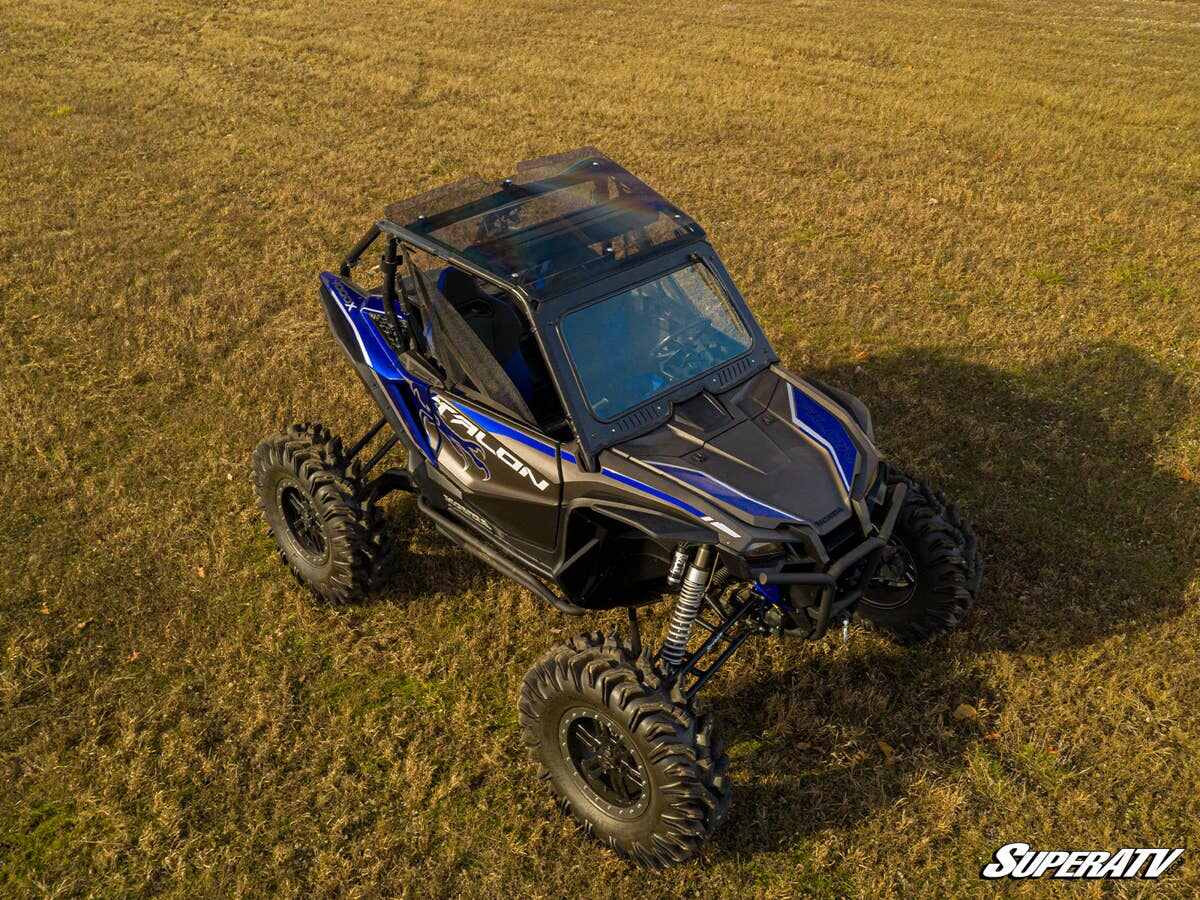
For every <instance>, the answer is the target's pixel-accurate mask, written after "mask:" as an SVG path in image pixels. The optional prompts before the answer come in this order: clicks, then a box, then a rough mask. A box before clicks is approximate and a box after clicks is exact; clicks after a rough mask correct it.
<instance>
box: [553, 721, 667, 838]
mask: <svg viewBox="0 0 1200 900" xmlns="http://www.w3.org/2000/svg"><path fill="white" fill-rule="evenodd" d="M559 745H560V747H561V749H562V753H563V756H564V757H566V758H567V759H568V760H569V761H570V763H571V768H572V770H573V774H574V776H575V779H576V781H577V782H578V783H579V786H580V787H582V788H583V791H584V793H585V794H587V796H588V798H589V799H590V800H591V801H592V802H593V803H594V804H596V805H597V806H598V807H600V809H602V810H603V811H604V812H606V813H608V814H609V815H612V816H616V817H618V818H623V819H632V818H637V817H638V816H640V815H641V814H642V813H643V812H644V811H645V809H646V806H647V804H648V802H649V797H650V791H649V783H650V781H649V776H648V773H647V772H646V767H645V765H644V764H643V763H642V760H641V758H640V756H639V754H638V753H637V751H636V749H635V748H634V746H633V741H632V739H631V738H630V737H629V736H628V734H627V733H626V731H625V729H623V728H622V727H621V726H620V725H618V724H617V723H616V722H614V721H613V720H612V719H610V718H609V717H608V716H605V715H603V714H602V713H600V712H599V711H598V710H594V709H587V708H584V707H577V708H575V709H572V710H568V711H567V713H566V714H565V715H564V716H563V718H562V722H561V724H560V726H559Z"/></svg>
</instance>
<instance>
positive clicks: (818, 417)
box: [788, 385, 858, 491]
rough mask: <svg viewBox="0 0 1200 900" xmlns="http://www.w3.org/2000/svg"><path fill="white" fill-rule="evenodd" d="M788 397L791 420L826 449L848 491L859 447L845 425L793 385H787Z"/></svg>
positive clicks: (852, 478)
mask: <svg viewBox="0 0 1200 900" xmlns="http://www.w3.org/2000/svg"><path fill="white" fill-rule="evenodd" d="M788 398H789V400H790V402H791V406H792V421H793V422H795V423H796V424H797V425H798V426H799V427H800V430H801V431H803V432H804V433H805V434H806V435H808V436H809V437H810V438H812V439H813V440H814V441H816V442H817V443H818V444H820V445H821V446H822V447H823V448H824V449H825V452H826V453H828V454H829V456H830V458H831V459H832V460H833V464H834V467H835V468H836V469H837V470H838V474H839V475H840V476H841V478H842V484H844V485H845V486H846V490H847V491H849V490H850V485H851V483H852V482H853V481H854V467H855V465H857V464H858V448H857V447H856V446H854V441H853V440H851V438H850V434H849V432H847V431H846V426H844V425H843V424H842V423H841V422H840V421H839V420H838V417H837V416H835V415H834V414H833V413H831V412H830V411H829V410H827V409H826V408H825V407H824V406H822V405H821V404H820V403H818V402H817V401H816V400H814V399H813V398H812V397H810V396H808V394H806V393H804V391H802V390H800V389H799V388H798V387H795V386H794V385H788Z"/></svg>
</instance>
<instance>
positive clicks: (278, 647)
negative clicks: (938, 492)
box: [0, 0, 1200, 897]
mask: <svg viewBox="0 0 1200 900" xmlns="http://www.w3.org/2000/svg"><path fill="white" fill-rule="evenodd" d="M330 6H331V5H329V4H322V3H300V2H291V0H267V2H258V3H243V2H237V3H219V4H203V5H200V4H197V5H191V4H184V3H179V2H161V3H149V2H147V0H131V2H127V3H123V4H110V3H101V2H98V0H54V2H29V3H22V4H17V3H15V2H12V0H0V304H2V307H0V410H3V424H2V425H0V495H2V496H3V497H4V499H5V503H6V507H7V509H6V510H5V514H4V515H3V516H2V517H0V540H2V544H0V546H2V547H3V553H4V562H3V565H2V567H0V571H2V572H3V579H2V580H0V895H5V896H11V895H17V896H20V895H27V894H50V895H56V896H58V895H70V894H90V893H97V894H104V895H125V894H141V893H155V892H167V893H173V894H177V895H196V894H199V895H229V894H265V893H272V894H273V893H279V894H285V895H311V894H319V895H332V894H340V893H348V894H353V895H364V896H366V895H381V894H386V895H392V894H406V895H410V896H424V895H450V894H460V893H461V894H466V895H474V896H494V895H496V894H498V893H503V895H505V896H513V897H518V896H562V895H570V894H578V895H580V896H591V897H609V896H611V897H616V896H632V895H635V894H646V895H652V896H653V895H671V894H680V893H684V892H691V891H694V892H695V893H696V894H697V895H703V896H712V895H715V894H726V893H727V894H731V895H732V894H749V895H759V896H766V897H791V896H798V895H810V894H811V895H821V896H833V895H858V896H896V897H911V896H922V895H925V896H948V895H953V896H957V895H966V894H974V893H981V892H984V891H990V890H991V889H992V888H990V887H985V886H984V885H982V884H981V883H980V882H979V881H978V871H979V868H980V866H981V865H982V864H983V863H984V862H985V861H986V860H987V859H988V858H989V857H990V855H991V853H992V851H993V850H994V849H995V848H996V847H997V846H999V845H1000V844H1002V843H1005V842H1008V841H1013V840H1023V841H1027V842H1029V843H1031V844H1035V845H1041V846H1044V847H1052V848H1059V847H1063V848H1115V847H1118V846H1123V845H1135V846H1177V845H1179V846H1181V845H1188V846H1189V847H1191V848H1196V847H1198V846H1200V825H1198V817H1200V669H1198V667H1197V650H1198V649H1200V636H1198V635H1200V602H1198V601H1200V375H1198V371H1197V370H1198V362H1200V313H1198V312H1197V304H1198V301H1200V292H1198V288H1197V285H1198V284H1200V249H1198V246H1200V241H1198V238H1200V232H1198V228H1197V222H1198V220H1200V143H1198V138H1200V102H1198V98H1200V8H1198V7H1197V6H1195V5H1192V4H1188V3H1181V2H1176V3H1173V2H1130V3H1117V2H1111V0H1098V2H1093V3H1090V4H1076V3H1067V2H1054V3H1045V2H1015V0H1014V2H985V0H958V2H953V3H943V2H932V0H895V2H888V3H833V2H826V0H812V2H794V3H788V4H784V3H764V2H747V0H737V2H730V3H723V4H696V3H693V4H680V5H678V6H671V7H667V6H664V5H662V4H642V3H633V2H625V0H607V2H605V3H603V4H601V5H591V4H570V3H566V2H554V3H550V2H533V3H531V2H519V3H518V2H511V0H502V2H499V3H493V4H488V5H487V7H486V8H485V7H484V6H482V5H479V6H476V5H473V4H468V3H464V2H431V3H424V4H408V5H404V4H400V5H396V4H384V5H378V4H350V3H344V4H336V8H334V9H331V8H330ZM580 144H595V145H597V146H599V147H600V148H602V149H603V150H605V151H606V152H607V153H609V154H610V155H612V156H613V157H615V158H616V159H617V160H619V161H621V162H623V163H624V164H626V165H627V166H628V167H629V168H630V169H632V170H633V171H634V172H636V173H639V174H641V175H643V176H644V177H645V178H646V180H647V181H648V182H649V183H650V184H652V185H654V186H655V187H657V188H659V189H660V190H662V191H664V192H665V193H667V194H668V195H670V196H672V197H673V199H675V200H677V201H678V202H679V203H680V205H682V206H683V207H684V208H685V209H687V210H689V211H690V212H692V213H693V214H694V215H695V217H696V218H697V219H699V220H700V221H701V222H702V223H704V224H705V225H706V227H707V228H708V230H709V233H710V235H711V237H712V240H713V242H714V244H715V245H716V246H717V248H718V250H720V252H721V253H722V254H723V255H724V257H725V259H726V262H727V264H728V267H729V268H730V270H731V271H732V272H733V273H734V275H735V277H736V278H737V279H738V281H739V283H740V284H741V286H742V288H743V291H744V292H745V294H746V295H747V298H748V299H749V301H750V303H751V306H752V307H753V308H754V309H755V310H756V311H757V312H758V313H759V315H760V317H761V319H762V321H763V323H764V326H765V327H766V329H767V331H768V333H769V334H770V336H771V338H772V340H773V341H774V342H775V346H776V348H777V349H778V350H779V352H780V354H781V356H782V357H783V358H784V360H785V362H786V363H787V364H788V365H790V366H792V367H794V368H796V369H798V370H800V371H802V372H811V373H814V374H817V375H819V376H820V377H822V378H825V379H826V380H828V381H830V382H833V383H836V384H839V385H842V386H844V387H847V388H849V389H851V390H853V391H855V392H857V393H858V394H860V395H861V396H862V397H863V398H864V399H865V400H866V401H867V402H868V404H869V405H870V406H871V407H872V409H873V410H874V412H875V415H876V421H877V430H878V431H879V433H880V436H881V441H882V443H883V446H884V448H885V450H886V451H887V452H888V453H889V454H890V455H892V456H893V457H894V458H896V459H898V460H900V461H902V462H903V463H904V464H905V465H906V466H907V467H908V468H909V469H911V470H913V471H914V472H916V473H919V474H921V475H923V476H925V477H928V478H931V479H933V480H935V481H936V482H938V483H940V484H941V485H942V486H943V487H944V488H945V489H946V490H947V492H948V493H950V494H952V495H954V496H956V497H958V498H960V499H961V500H962V501H963V503H964V505H965V507H966V508H967V509H968V510H969V513H970V515H971V516H972V518H973V519H974V520H975V522H976V523H977V526H978V530H979V532H980V535H981V539H982V540H983V541H984V542H985V558H986V563H987V567H988V580H987V585H986V592H985V596H984V598H983V600H982V602H981V606H980V608H979V611H978V613H977V614H976V615H974V616H973V617H972V620H971V622H970V627H969V629H968V630H966V631H964V632H962V633H960V634H957V635H955V636H954V637H952V638H951V639H948V640H944V641H942V642H940V643H937V644H935V645H933V646H929V647H927V648H925V649H922V650H920V651H917V652H902V651H899V650H897V649H895V648H893V647H891V646H889V645H887V644H885V643H884V642H882V641H881V640H879V639H878V638H877V637H875V636H873V635H872V634H870V633H867V632H865V631H863V630H862V629H859V628H855V629H854V630H852V638H851V641H850V642H849V643H848V644H846V645H842V644H841V643H840V640H838V639H834V638H831V639H829V640H827V641H825V642H823V643H820V644H815V645H806V646H802V645H798V644H786V643H779V642H762V643H759V644H757V645H751V646H752V649H749V650H748V651H746V652H744V653H743V654H742V655H740V656H739V657H738V658H737V659H736V660H735V662H734V664H732V665H731V666H730V667H729V668H728V670H727V671H726V672H725V673H723V674H722V676H721V677H720V678H719V679H718V680H717V681H716V682H715V683H714V685H713V686H712V688H711V690H710V697H711V703H712V705H713V706H714V707H715V708H716V710H717V712H718V715H719V717H720V720H721V722H722V729H723V734H724V736H725V738H726V740H727V742H728V743H729V744H730V745H731V747H732V755H733V757H734V760H733V769H734V782H735V785H734V809H733V813H732V815H731V818H730V819H729V821H728V822H727V823H726V825H725V826H724V828H723V829H722V830H721V831H720V832H719V834H718V836H717V837H716V839H715V840H714V842H713V844H712V846H711V848H710V850H709V851H708V853H707V854H706V856H705V857H704V858H703V859H701V860H698V861H696V862H694V863H692V864H690V865H688V866H685V867H682V868H679V869H676V870H671V871H667V872H663V873H653V872H645V871H641V870H638V869H635V868H631V867H629V866H627V865H625V864H623V863H621V862H620V861H618V860H616V859H614V858H612V857H611V856H609V855H608V854H606V853H605V852H601V851H599V850H597V849H596V848H595V847H593V846H591V845H590V844H588V843H586V842H585V841H583V840H581V839H580V838H579V837H577V836H576V834H575V833H574V831H573V829H572V828H571V827H570V825H569V824H568V823H567V822H566V821H565V820H563V819H562V818H560V817H559V816H557V815H556V814H554V812H553V810H552V807H551V804H550V802H549V801H548V799H547V797H546V796H545V795H543V794H542V793H541V792H540V791H539V790H538V789H536V788H535V786H534V785H533V783H532V775H533V767H532V766H531V765H530V764H529V763H528V762H526V761H525V759H524V758H523V757H522V756H521V754H520V753H519V752H518V740H517V726H516V714H515V695H516V690H517V687H518V685H519V682H520V678H521V676H522V674H523V673H524V671H525V669H526V668H527V667H528V666H529V665H530V664H531V663H532V662H533V661H534V660H535V659H536V658H537V657H538V656H539V655H540V654H541V652H542V651H543V650H544V648H546V647H547V646H548V645H549V644H550V643H552V642H554V641H556V640H559V639H561V638H562V637H564V636H566V635H568V634H570V633H572V632H573V631H574V630H576V629H577V628H578V627H579V625H578V623H572V622H570V621H567V620H565V619H563V618H562V617H560V616H558V614H556V613H554V612H552V611H551V610H549V609H548V608H546V607H545V606H544V605H541V604H540V603H539V602H538V601H535V599H534V598H533V597H532V596H531V595H529V594H528V593H526V592H524V591H522V590H520V589H518V588H516V587H514V586H513V585H511V584H510V583H507V582H505V581H503V580H501V579H499V578H497V577H494V576H493V575H492V574H491V572H490V571H489V570H487V569H486V568H485V567H483V566H482V565H481V564H478V563H476V562H475V561H473V560H472V559H470V558H467V557H464V556H463V555H462V554H460V553H457V552H455V551H453V550H452V548H451V547H450V546H449V545H448V544H447V543H446V542H445V541H444V540H442V539H441V538H439V537H438V536H437V535H436V534H435V533H434V532H433V530H432V529H431V527H430V526H428V525H427V524H425V523H424V522H423V521H422V520H420V518H419V517H418V515H417V514H416V512H415V511H414V510H413V508H412V506H411V503H410V501H408V500H398V501H396V502H395V503H394V504H393V505H392V507H391V522H392V524H391V526H390V527H391V529H392V531H393V534H394V538H395V540H396V541H398V542H399V543H400V544H401V545H402V546H403V547H404V548H406V551H407V552H406V555H405V556H404V560H405V563H404V571H402V572H401V573H399V574H397V575H396V576H395V577H394V578H393V579H392V580H391V582H390V583H389V584H388V586H387V588H386V590H385V591H384V592H383V593H382V595H381V596H379V597H378V599H377V600H375V601H374V602H371V603H368V604H365V605H360V606H352V607H348V608H329V607H326V606H322V605H320V604H318V603H316V602H314V600H313V599H312V598H311V597H310V596H308V595H306V594H305V593H304V592H302V591H301V590H300V589H298V588H297V587H296V586H295V584H294V583H293V582H292V580H291V578H290V577H289V576H288V575H287V574H286V572H285V571H284V570H283V569H282V567H281V566H280V565H279V564H278V563H277V561H276V559H275V557H274V554H273V552H272V547H271V545H270V544H269V542H268V539H267V538H266V536H265V534H264V530H263V526H262V523H261V521H260V518H259V515H258V513H257V512H256V510H255V508H254V506H253V500H252V494H251V489H250V486H249V483H248V479H247V474H248V473H247V463H248V458H249V454H250V450H251V449H252V447H253V446H254V444H255V443H256V442H257V441H258V440H259V439H260V437H261V436H263V435H265V434H267V433H268V432H270V431H272V430H273V429H275V428H276V427H278V426H279V425H280V424H281V423H284V422H287V421H296V420H302V419H318V420H321V421H324V422H325V423H327V424H328V425H330V426H331V427H332V428H333V429H334V430H335V431H341V432H343V433H352V432H355V431H356V430H358V429H360V428H362V427H363V426H364V425H365V424H366V423H368V422H369V421H370V419H371V418H372V410H371V408H370V407H369V406H368V403H367V400H366V398H365V395H364V393H363V391H362V389H361V387H360V386H359V385H358V383H357V381H356V380H355V379H354V377H353V375H352V374H351V371H350V369H349V368H348V367H347V366H346V365H345V364H344V363H343V361H342V359H341V357H340V355H339V352H338V351H337V349H336V348H335V345H334V343H333V341H332V340H331V339H330V338H329V336H328V335H327V333H326V328H325V325H324V322H323V320H322V317H321V313H320V310H319V308H318V305H317V303H316V298H315V290H316V274H317V272H318V271H320V270H321V269H323V268H330V267H332V266H333V265H334V263H335V261H336V259H337V258H338V257H339V255H340V254H341V253H343V252H344V251H345V249H347V248H348V246H349V245H350V243H351V242H352V241H353V240H354V239H355V238H357V236H358V235H359V234H360V232H361V231H362V230H363V228H364V227H365V225H366V223H368V222H369V221H370V220H371V219H372V217H374V216H376V215H377V214H378V213H379V212H380V211H381V210H382V208H383V206H384V205H385V203H387V202H389V201H391V200H394V199H396V198H397V197H399V196H402V195H406V194H410V193H414V192H416V191H418V190H422V189H425V188H428V187H432V186H434V185H436V184H438V183H439V182H443V181H447V180H451V179H453V178H457V177H459V176H461V175H465V174H471V173H476V172H478V173H480V174H484V175H490V176H496V175H502V174H504V173H505V172H506V171H507V169H508V167H509V165H510V164H511V163H512V162H514V161H515V160H517V159H521V158H524V157H528V156H534V155H539V154H542V153H548V152H555V151H559V150H563V149H567V148H569V147H573V146H577V145H580ZM616 621H617V618H616V617H615V616H613V615H609V616H605V617H600V618H599V619H598V620H597V622H596V626H597V627H606V626H607V625H610V624H615V623H616ZM964 703H965V704H970V705H971V706H972V707H974V708H975V709H976V710H977V711H978V716H977V718H965V719H960V718H956V717H955V716H954V715H953V711H954V710H955V709H956V708H957V707H959V705H960V704H964ZM1196 852H1198V851H1196V850H1195V849H1191V850H1189V851H1188V852H1187V853H1185V856H1184V860H1183V862H1182V864H1181V865H1180V866H1179V867H1178V868H1177V869H1175V870H1174V871H1173V872H1172V873H1171V874H1170V875H1169V876H1168V877H1167V879H1166V880H1165V881H1164V882H1162V883H1161V884H1160V885H1158V886H1157V888H1158V889H1159V890H1161V891H1162V892H1164V893H1167V894H1174V895H1179V896H1186V895H1194V894H1195V892H1196V891H1198V890H1200V861H1198V860H1197V859H1196V858H1195V853H1196ZM1009 887H1010V888H1015V890H1016V892H1017V893H1021V892H1022V891H1032V890H1034V889H1036V888H1039V887H1041V888H1043V889H1044V888H1046V887H1049V886H1048V885H1044V884H1043V885H1031V884H1025V885H1010V886H1009ZM1063 887H1064V888H1066V889H1067V890H1068V891H1069V892H1070V893H1071V895H1072V896H1076V895H1082V896H1089V895H1093V894H1097V893H1099V890H1098V888H1097V886H1096V885H1091V886H1085V885H1068V886H1063ZM1149 888H1150V886H1149V885H1147V884H1145V883H1142V884H1132V885H1125V886H1122V887H1119V888H1118V892H1119V893H1120V892H1125V893H1128V894H1130V895H1135V894H1140V893H1143V892H1146V891H1148V890H1149Z"/></svg>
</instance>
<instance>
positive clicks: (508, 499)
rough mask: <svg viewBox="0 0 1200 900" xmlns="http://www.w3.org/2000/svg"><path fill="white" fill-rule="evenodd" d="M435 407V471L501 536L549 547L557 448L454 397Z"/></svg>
mask: <svg viewBox="0 0 1200 900" xmlns="http://www.w3.org/2000/svg"><path fill="white" fill-rule="evenodd" d="M434 405H435V406H436V408H437V412H438V416H439V418H440V419H441V422H442V426H443V427H442V428H439V429H438V431H439V432H440V433H441V435H442V436H443V438H444V439H443V440H441V441H440V446H439V447H438V448H437V462H438V468H439V469H441V470H442V472H443V473H444V474H446V475H448V476H449V477H450V478H452V479H453V480H454V481H456V482H457V483H458V484H459V485H461V486H462V488H463V502H464V503H465V504H467V505H468V506H469V507H471V509H473V510H474V511H475V512H477V513H478V514H479V515H481V516H482V517H483V518H484V519H486V520H488V521H489V522H490V523H492V525H493V526H494V527H495V529H496V530H499V531H501V532H503V533H504V534H505V535H507V536H509V537H512V538H514V539H516V540H518V541H521V542H525V543H529V544H532V545H534V546H536V547H540V548H542V549H549V548H553V547H554V545H555V540H556V538H557V536H558V506H559V501H560V499H561V495H562V479H561V477H560V474H559V467H558V452H559V451H558V445H557V444H555V443H553V442H551V441H549V440H547V439H545V438H543V437H542V436H541V435H539V434H537V432H535V431H532V430H531V429H528V428H525V427H523V426H518V425H516V424H515V423H513V422H511V421H509V420H507V419H504V418H502V417H500V416H499V415H497V414H495V413H491V412H487V413H485V412H483V411H481V410H480V409H478V407H475V406H472V405H470V404H468V403H467V402H466V401H465V400H463V399H462V398H460V397H458V396H456V395H454V394H450V393H444V394H438V395H436V396H435V397H434ZM460 513H461V511H460ZM465 518H468V519H470V518H471V517H470V516H469V515H467V516H465ZM472 521H475V520H473V519H472ZM476 524H479V523H478V522H476ZM485 530H486V529H485Z"/></svg>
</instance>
